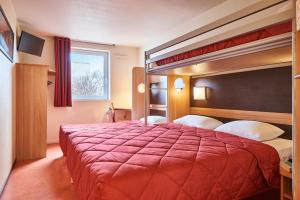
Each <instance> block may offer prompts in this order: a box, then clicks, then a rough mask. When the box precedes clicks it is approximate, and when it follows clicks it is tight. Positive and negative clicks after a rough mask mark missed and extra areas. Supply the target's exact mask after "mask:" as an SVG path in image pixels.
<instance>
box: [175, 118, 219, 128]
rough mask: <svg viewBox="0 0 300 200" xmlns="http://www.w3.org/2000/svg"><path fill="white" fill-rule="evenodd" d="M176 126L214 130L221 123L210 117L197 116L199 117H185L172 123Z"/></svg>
mask: <svg viewBox="0 0 300 200" xmlns="http://www.w3.org/2000/svg"><path fill="white" fill-rule="evenodd" d="M173 122H174V123H176V124H183V125H187V126H192V127H197V128H205V129H211V130H213V129H215V128H217V127H218V126H220V125H222V124H223V123H222V122H220V121H219V120H216V119H214V118H211V117H205V116H199V115H186V116H183V117H181V118H178V119H175V120H174V121H173Z"/></svg>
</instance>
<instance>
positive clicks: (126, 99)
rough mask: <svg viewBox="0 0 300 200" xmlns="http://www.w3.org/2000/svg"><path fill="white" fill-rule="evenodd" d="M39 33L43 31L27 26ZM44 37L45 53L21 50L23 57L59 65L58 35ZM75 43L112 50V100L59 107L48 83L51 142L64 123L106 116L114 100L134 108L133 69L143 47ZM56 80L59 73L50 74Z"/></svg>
mask: <svg viewBox="0 0 300 200" xmlns="http://www.w3.org/2000/svg"><path fill="white" fill-rule="evenodd" d="M24 30H26V31H28V32H31V33H33V34H35V35H37V36H39V34H37V33H35V32H33V31H30V30H29V29H24ZM41 37H42V38H44V39H45V40H46V41H45V46H44V50H43V54H42V57H37V56H33V55H29V54H23V53H21V56H20V60H21V62H25V63H34V64H46V65H49V66H50V68H53V69H54V68H55V60H54V39H53V37H49V36H41ZM72 46H73V47H79V48H86V49H98V50H107V51H109V52H110V55H111V60H110V66H111V68H110V76H111V81H110V85H111V90H110V93H111V95H110V96H111V98H110V100H109V101H74V102H73V107H71V108H56V107H54V106H53V101H54V84H53V85H51V86H49V87H48V122H47V142H48V143H55V142H58V132H59V127H60V125H61V124H70V123H99V122H102V121H104V120H105V119H106V116H105V113H106V111H107V109H108V105H109V103H110V102H111V101H112V102H114V105H115V107H116V108H118V107H119V108H131V104H132V97H131V70H132V68H133V66H137V64H138V62H139V49H138V48H134V47H125V46H106V45H98V44H92V43H83V42H75V41H74V42H72ZM49 79H50V80H52V81H53V82H54V80H55V77H54V76H50V77H49Z"/></svg>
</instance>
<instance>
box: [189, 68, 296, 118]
mask: <svg viewBox="0 0 300 200" xmlns="http://www.w3.org/2000/svg"><path fill="white" fill-rule="evenodd" d="M292 80H293V78H292V67H291V66H289V67H279V68H272V69H262V70H255V71H247V72H239V73H232V74H224V75H216V76H208V77H203V78H200V77H199V78H192V79H191V106H192V107H202V108H220V109H233V110H248V111H260V112H261V111H262V112H279V113H292V108H293V106H292V91H293V90H292ZM194 86H205V87H207V100H200V101H199V100H194V99H193V87H194Z"/></svg>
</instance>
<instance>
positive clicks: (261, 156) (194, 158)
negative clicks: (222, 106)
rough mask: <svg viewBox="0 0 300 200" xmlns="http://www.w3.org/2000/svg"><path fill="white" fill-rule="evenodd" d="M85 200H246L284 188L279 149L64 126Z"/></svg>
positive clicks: (173, 133) (183, 134)
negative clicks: (272, 189) (280, 171)
mask: <svg viewBox="0 0 300 200" xmlns="http://www.w3.org/2000/svg"><path fill="white" fill-rule="evenodd" d="M60 145H61V148H62V151H63V153H64V155H65V156H66V161H67V166H68V168H69V170H70V173H71V176H72V178H73V181H74V185H75V188H76V191H77V194H78V196H79V198H80V199H114V200H127V199H131V200H133V199H143V200H144V199H151V200H153V199H162V200H169V199H170V200H171V199H172V200H173V199H174V200H175V199H178V200H179V199H205V200H206V199H222V200H226V199H230V200H232V199H241V198H245V197H248V196H252V195H254V194H256V193H258V192H261V191H264V190H266V189H267V188H270V187H277V186H278V180H279V175H278V164H279V157H278V154H277V152H276V150H275V149H273V148H272V147H270V146H267V145H265V144H262V143H260V142H256V141H253V140H248V139H245V138H240V137H237V136H233V135H230V134H225V133H221V132H215V131H210V130H205V129H200V128H192V127H187V126H182V125H178V124H172V123H170V124H161V125H152V126H144V125H142V124H141V123H138V122H133V121H132V122H121V123H114V124H105V123H104V124H91V125H63V126H61V130H60Z"/></svg>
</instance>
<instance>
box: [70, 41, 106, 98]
mask: <svg viewBox="0 0 300 200" xmlns="http://www.w3.org/2000/svg"><path fill="white" fill-rule="evenodd" d="M73 52H75V53H83V54H84V53H85V54H88V55H104V96H102V97H97V96H94V97H82V98H80V97H75V96H73V92H72V101H109V100H110V98H111V96H110V89H111V83H110V81H111V78H110V51H108V50H100V49H90V48H80V47H71V54H72V53H73ZM70 61H71V76H72V57H71V55H70ZM71 79H72V78H71Z"/></svg>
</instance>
